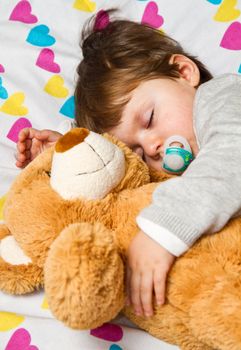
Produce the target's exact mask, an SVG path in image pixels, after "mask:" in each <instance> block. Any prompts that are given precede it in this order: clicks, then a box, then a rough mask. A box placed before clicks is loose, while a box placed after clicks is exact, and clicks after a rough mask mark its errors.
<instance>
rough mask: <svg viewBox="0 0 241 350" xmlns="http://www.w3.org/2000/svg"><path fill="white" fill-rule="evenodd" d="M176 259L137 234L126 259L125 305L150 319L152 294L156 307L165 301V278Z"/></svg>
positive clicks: (146, 237)
mask: <svg viewBox="0 0 241 350" xmlns="http://www.w3.org/2000/svg"><path fill="white" fill-rule="evenodd" d="M174 260H175V256H174V255H172V254H171V253H169V252H168V251H167V250H166V249H165V248H163V247H162V246H161V245H159V244H158V243H156V242H155V241H153V240H152V239H151V238H149V237H148V236H147V235H146V234H145V233H143V232H142V231H140V232H139V233H138V234H137V235H136V236H135V237H134V239H133V240H132V242H131V244H130V247H129V250H128V260H127V281H126V282H127V304H132V305H133V307H134V310H135V312H136V314H137V315H143V312H144V314H145V316H152V315H153V307H152V299H153V291H154V294H155V299H156V303H157V305H162V304H163V303H164V301H165V288H166V277H167V274H168V272H169V270H170V268H171V266H172V264H173V263H174Z"/></svg>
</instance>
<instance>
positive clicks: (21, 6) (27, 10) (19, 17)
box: [9, 0, 38, 23]
mask: <svg viewBox="0 0 241 350" xmlns="http://www.w3.org/2000/svg"><path fill="white" fill-rule="evenodd" d="M31 10H32V8H31V5H30V3H29V2H28V1H27V0H22V1H20V2H19V3H18V4H17V5H16V6H15V7H14V9H13V11H12V13H11V15H10V17H9V19H10V21H19V22H23V23H36V22H38V18H37V17H36V16H34V15H32V14H31Z"/></svg>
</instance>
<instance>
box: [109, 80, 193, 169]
mask: <svg viewBox="0 0 241 350" xmlns="http://www.w3.org/2000/svg"><path fill="white" fill-rule="evenodd" d="M195 93H196V89H195V87H194V86H193V85H192V84H191V83H190V82H189V81H188V80H187V79H185V78H179V79H175V81H174V80H171V79H168V78H160V79H154V80H147V81H144V82H143V83H141V84H140V85H139V86H138V87H137V88H136V89H135V90H133V91H132V93H131V97H130V100H129V102H128V103H127V105H126V106H125V108H124V111H123V114H122V117H121V122H120V124H119V125H118V126H116V127H114V128H112V129H111V130H110V133H111V134H113V135H114V136H116V137H117V138H119V139H120V140H121V141H123V142H125V143H126V144H127V145H128V146H129V147H130V148H131V149H133V151H135V152H136V153H138V154H139V155H140V156H141V157H143V159H144V160H145V162H146V163H147V164H148V165H150V166H152V167H154V168H155V169H157V170H160V169H162V156H163V145H164V142H165V141H166V139H167V138H169V137H170V136H172V135H181V136H183V137H185V138H186V139H187V140H188V142H189V144H190V146H191V148H192V151H193V153H194V155H196V154H197V152H198V146H197V142H196V137H195V134H194V130H193V101H194V96H195Z"/></svg>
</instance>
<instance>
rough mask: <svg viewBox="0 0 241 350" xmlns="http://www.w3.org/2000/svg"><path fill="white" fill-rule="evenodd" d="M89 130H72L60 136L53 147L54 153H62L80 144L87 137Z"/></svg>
mask: <svg viewBox="0 0 241 350" xmlns="http://www.w3.org/2000/svg"><path fill="white" fill-rule="evenodd" d="M89 133H90V132H89V130H88V129H85V128H74V129H71V130H70V131H69V132H67V133H66V134H65V135H64V136H62V137H61V138H60V139H59V140H58V142H57V143H56V145H55V151H56V152H58V153H63V152H65V151H68V150H69V149H71V148H72V147H74V146H76V145H78V144H80V143H81V142H83V141H84V140H85V138H86V137H87V136H88V135H89Z"/></svg>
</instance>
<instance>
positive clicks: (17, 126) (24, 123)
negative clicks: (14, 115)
mask: <svg viewBox="0 0 241 350" xmlns="http://www.w3.org/2000/svg"><path fill="white" fill-rule="evenodd" d="M31 127H32V124H31V123H30V121H29V120H28V119H26V118H19V119H18V120H17V121H16V122H15V123H14V124H13V125H12V127H11V129H10V130H9V132H8V134H7V138H8V139H9V140H11V141H13V142H18V134H19V132H20V131H21V130H22V129H24V128H31Z"/></svg>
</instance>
